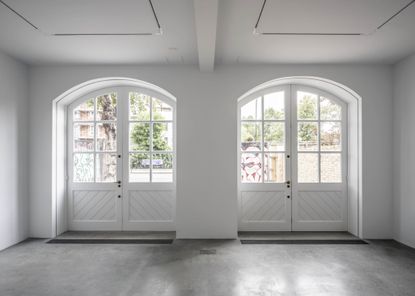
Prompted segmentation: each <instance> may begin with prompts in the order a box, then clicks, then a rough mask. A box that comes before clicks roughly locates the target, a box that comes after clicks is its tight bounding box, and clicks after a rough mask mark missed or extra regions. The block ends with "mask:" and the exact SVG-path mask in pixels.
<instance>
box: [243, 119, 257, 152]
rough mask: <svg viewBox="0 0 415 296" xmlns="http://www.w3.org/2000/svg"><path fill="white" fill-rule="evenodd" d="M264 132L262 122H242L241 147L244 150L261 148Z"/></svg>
mask: <svg viewBox="0 0 415 296" xmlns="http://www.w3.org/2000/svg"><path fill="white" fill-rule="evenodd" d="M261 141H262V132H261V123H257V122H252V123H242V124H241V149H242V150H243V151H245V150H247V151H258V150H261Z"/></svg>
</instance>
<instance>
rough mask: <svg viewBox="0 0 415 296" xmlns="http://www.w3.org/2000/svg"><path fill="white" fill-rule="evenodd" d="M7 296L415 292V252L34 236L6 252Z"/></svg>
mask: <svg viewBox="0 0 415 296" xmlns="http://www.w3.org/2000/svg"><path fill="white" fill-rule="evenodd" d="M201 250H216V254H213V255H202V254H201V252H200V251H201ZM0 295H1V296H25V295H27V296H49V295H53V296H60V295H62V296H66V295H71V296H72V295H76V296H83V295H87V296H94V295H97V296H105V295H108V296H116V295H140V296H141V295H143V296H152V295H157V296H161V295H179V296H189V295H212V296H214V295H221V296H232V295H238V296H239V295H241V296H243V295H253V296H256V295H261V296H265V295H273V296H274V295H330V296H336V295H365V296H368V295H376V296H380V295H415V250H414V249H411V248H408V247H405V246H403V245H401V244H398V243H396V242H394V241H370V244H368V245H241V244H240V242H239V240H175V241H174V243H173V244H172V245H78V244H62V245H60V244H45V240H28V241H25V242H23V243H21V244H18V245H16V246H14V247H11V248H9V249H6V250H4V251H1V252H0Z"/></svg>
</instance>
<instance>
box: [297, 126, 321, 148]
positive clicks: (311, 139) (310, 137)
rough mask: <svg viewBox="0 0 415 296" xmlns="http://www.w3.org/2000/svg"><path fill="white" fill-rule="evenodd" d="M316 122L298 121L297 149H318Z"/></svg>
mask: <svg viewBox="0 0 415 296" xmlns="http://www.w3.org/2000/svg"><path fill="white" fill-rule="evenodd" d="M317 135H318V124H317V122H299V123H298V133H297V140H298V151H317V150H318V138H317Z"/></svg>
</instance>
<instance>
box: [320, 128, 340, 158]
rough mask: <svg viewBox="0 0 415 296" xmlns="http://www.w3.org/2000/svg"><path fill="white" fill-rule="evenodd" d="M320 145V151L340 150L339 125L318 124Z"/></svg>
mask: <svg viewBox="0 0 415 296" xmlns="http://www.w3.org/2000/svg"><path fill="white" fill-rule="evenodd" d="M320 145H321V150H322V151H340V150H341V123H340V122H321V123H320Z"/></svg>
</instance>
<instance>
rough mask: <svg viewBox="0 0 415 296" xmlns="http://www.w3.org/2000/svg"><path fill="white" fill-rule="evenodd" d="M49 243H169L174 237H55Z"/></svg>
mask: <svg viewBox="0 0 415 296" xmlns="http://www.w3.org/2000/svg"><path fill="white" fill-rule="evenodd" d="M46 243H48V244H138V245H142V244H151V245H168V244H172V243H173V240H172V239H65V238H55V239H51V240H49V241H47V242H46Z"/></svg>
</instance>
